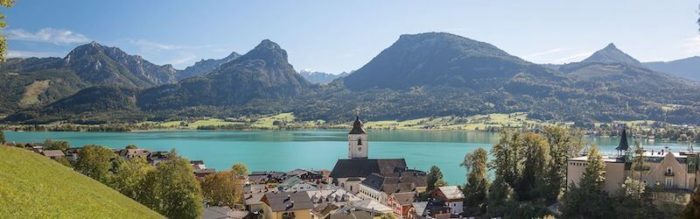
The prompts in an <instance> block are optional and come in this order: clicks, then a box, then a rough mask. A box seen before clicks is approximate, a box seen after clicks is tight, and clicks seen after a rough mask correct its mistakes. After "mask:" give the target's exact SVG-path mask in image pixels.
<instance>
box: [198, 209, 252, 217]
mask: <svg viewBox="0 0 700 219" xmlns="http://www.w3.org/2000/svg"><path fill="white" fill-rule="evenodd" d="M248 214H249V213H248V212H247V211H239V210H233V209H231V208H229V207H228V206H224V207H219V206H213V207H206V208H204V211H203V212H202V218H203V219H245V218H248Z"/></svg>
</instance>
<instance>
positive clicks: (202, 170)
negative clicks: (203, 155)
mask: <svg viewBox="0 0 700 219" xmlns="http://www.w3.org/2000/svg"><path fill="white" fill-rule="evenodd" d="M190 165H192V170H193V171H194V175H195V176H197V178H198V179H200V180H202V179H204V177H206V176H207V175H211V174H216V169H214V168H207V166H206V165H204V161H202V160H192V161H190Z"/></svg>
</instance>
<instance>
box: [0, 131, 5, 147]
mask: <svg viewBox="0 0 700 219" xmlns="http://www.w3.org/2000/svg"><path fill="white" fill-rule="evenodd" d="M0 144H5V133H3V132H2V130H0Z"/></svg>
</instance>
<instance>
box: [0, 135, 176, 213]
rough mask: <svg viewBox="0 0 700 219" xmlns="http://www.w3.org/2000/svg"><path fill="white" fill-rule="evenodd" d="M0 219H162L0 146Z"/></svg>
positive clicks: (93, 183)
mask: <svg viewBox="0 0 700 219" xmlns="http://www.w3.org/2000/svg"><path fill="white" fill-rule="evenodd" d="M0 157H2V158H3V159H0V218H163V216H161V215H159V214H158V213H156V212H154V211H152V210H150V209H148V208H147V207H145V206H143V205H141V204H139V203H138V202H136V201H134V200H132V199H130V198H128V197H126V196H124V195H122V194H121V193H119V192H117V191H115V190H113V189H111V188H109V187H107V186H106V185H103V184H101V183H100V182H97V181H95V180H93V179H91V178H89V177H87V176H84V175H82V174H79V173H77V172H75V171H73V170H71V169H70V168H68V167H65V166H63V165H61V164H59V163H58V162H55V161H53V160H51V159H48V158H45V157H43V156H41V155H39V154H36V153H34V152H31V151H27V150H24V149H21V148H14V147H8V146H0Z"/></svg>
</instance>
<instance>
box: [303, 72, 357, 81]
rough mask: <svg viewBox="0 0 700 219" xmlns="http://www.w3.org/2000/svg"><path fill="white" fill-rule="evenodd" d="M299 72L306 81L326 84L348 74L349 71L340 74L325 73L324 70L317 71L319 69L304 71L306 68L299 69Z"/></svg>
mask: <svg viewBox="0 0 700 219" xmlns="http://www.w3.org/2000/svg"><path fill="white" fill-rule="evenodd" d="M299 74H300V75H301V76H302V77H304V79H306V80H307V81H309V82H311V83H314V84H328V83H330V82H332V81H333V80H335V79H338V78H342V77H345V76H348V75H349V74H350V73H347V72H343V73H340V74H331V73H326V72H319V71H306V70H301V71H299Z"/></svg>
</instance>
